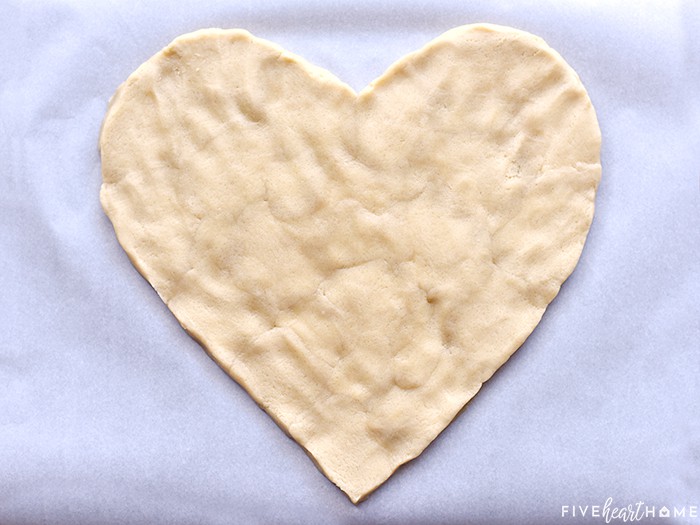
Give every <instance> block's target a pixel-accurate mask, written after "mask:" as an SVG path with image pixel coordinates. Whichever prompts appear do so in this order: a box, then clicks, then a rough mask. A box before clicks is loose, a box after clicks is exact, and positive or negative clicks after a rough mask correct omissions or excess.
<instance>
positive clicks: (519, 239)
mask: <svg viewBox="0 0 700 525" xmlns="http://www.w3.org/2000/svg"><path fill="white" fill-rule="evenodd" d="M100 151H101V156H102V174H103V185H102V189H101V194H100V197H101V201H102V205H103V207H104V210H105V212H106V213H107V215H108V216H109V218H110V219H111V221H112V223H113V225H114V229H115V231H116V234H117V237H118V239H119V242H120V243H121V245H122V246H123V247H124V250H126V253H127V254H128V255H129V257H130V259H131V261H132V262H133V264H134V266H136V268H137V269H138V270H139V272H141V274H142V275H143V276H144V277H145V278H146V279H147V280H148V281H149V282H150V283H151V284H152V285H153V287H154V288H155V290H156V291H157V292H158V294H159V295H160V297H161V298H162V299H163V301H165V303H166V304H167V305H168V307H169V308H170V310H172V312H173V313H174V314H175V316H176V317H177V319H178V320H179V322H180V323H181V324H182V326H183V327H184V328H185V330H186V331H187V332H188V333H189V334H190V335H191V336H192V337H194V338H195V339H196V340H197V341H199V342H200V343H201V345H202V346H203V347H204V348H205V349H206V351H207V352H208V353H209V354H210V355H211V357H212V358H213V359H214V360H215V361H216V362H217V363H218V364H219V365H220V366H221V367H222V368H223V369H224V370H225V371H226V372H227V373H228V374H230V376H231V377H232V378H234V379H235V380H236V381H237V382H238V383H240V384H241V385H242V386H243V387H244V388H245V389H246V390H247V391H248V392H249V393H250V395H251V396H252V397H253V398H254V399H255V401H257V402H258V403H259V404H260V406H261V407H263V408H264V409H265V410H266V411H267V413H268V414H270V416H272V417H273V418H274V420H275V421H276V422H277V423H278V424H279V426H280V427H282V428H283V429H284V430H285V431H286V432H288V433H289V435H291V436H292V437H293V438H294V439H295V440H296V441H297V442H298V443H299V444H300V445H301V446H303V447H304V448H305V449H306V451H307V452H308V453H309V455H310V456H311V457H312V458H313V460H314V461H315V463H316V464H317V466H318V467H319V468H320V469H321V471H323V473H324V474H325V475H326V476H327V477H328V478H330V479H331V480H332V481H333V482H334V483H336V484H337V485H338V486H339V487H340V488H341V489H342V490H343V491H345V492H346V493H347V495H348V496H349V497H350V499H351V500H352V501H353V502H358V501H360V500H361V499H363V498H364V497H366V496H367V495H368V494H369V493H370V492H372V491H373V490H374V489H375V488H377V487H378V486H379V485H380V484H381V483H383V482H384V481H385V480H386V479H387V478H388V477H389V476H390V475H391V474H392V473H393V472H394V471H395V470H396V468H397V467H398V466H400V465H401V464H403V463H405V462H407V461H409V460H411V459H412V458H415V457H416V456H418V455H419V454H420V453H421V452H422V451H423V449H425V447H426V446H427V445H428V444H429V443H430V442H431V441H432V440H433V439H435V437H436V436H437V435H438V434H439V433H440V432H441V431H442V430H443V429H444V428H445V427H446V426H447V425H448V424H449V423H450V421H451V420H452V419H453V418H454V417H455V415H456V414H457V413H458V412H459V411H460V409H461V408H462V407H464V405H465V404H466V403H467V402H468V401H469V400H470V399H471V398H472V397H473V396H474V395H475V394H476V393H477V392H478V391H479V388H480V387H481V385H482V384H483V383H484V381H486V380H487V379H489V378H490V377H491V375H492V374H493V373H494V372H495V371H496V370H497V369H498V368H499V367H500V366H501V365H502V364H503V363H504V362H505V361H506V360H507V359H508V357H509V356H510V355H511V354H513V352H515V350H517V348H518V347H519V346H520V345H521V344H522V343H523V341H524V340H525V338H527V337H528V335H529V334H530V333H531V332H532V330H533V329H534V328H535V326H536V325H537V323H538V322H539V320H540V318H541V317H542V314H543V312H544V310H545V308H546V307H547V305H548V304H549V303H550V301H552V299H553V298H554V297H555V295H556V294H557V292H558V291H559V287H560V286H561V284H562V282H563V281H564V280H565V279H566V278H567V277H568V276H569V274H570V273H571V272H572V270H573V268H574V266H575V265H576V262H577V261H578V258H579V256H580V254H581V250H582V248H583V244H584V241H585V239H586V235H587V233H588V229H589V226H590V224H591V220H592V217H593V208H594V198H595V193H596V188H597V185H598V181H599V178H600V163H599V162H600V158H599V151H600V131H599V128H598V123H597V121H596V116H595V112H594V110H593V107H592V106H591V102H590V100H589V98H588V96H587V94H586V91H585V89H584V87H583V86H582V84H581V81H580V80H579V78H578V76H577V75H576V73H575V72H574V71H573V70H572V69H571V68H570V67H569V66H568V65H567V64H566V63H565V62H564V60H563V59H562V58H561V57H560V56H559V55H558V54H557V53H556V52H555V51H553V50H552V49H551V48H550V47H548V46H547V44H546V43H545V42H544V41H543V40H542V39H540V38H538V37H535V36H533V35H531V34H528V33H525V32H522V31H518V30H515V29H511V28H506V27H500V26H493V25H483V24H480V25H470V26H463V27H459V28H456V29H454V30H451V31H449V32H447V33H445V34H443V35H442V36H440V37H438V38H437V39H435V40H433V41H432V42H430V43H429V44H427V45H426V46H425V47H424V48H422V49H421V50H419V51H417V52H415V53H412V54H409V55H407V56H406V57H404V58H402V59H401V60H399V61H398V62H396V63H395V64H394V65H392V66H391V67H390V68H389V69H388V70H387V71H386V73H384V74H383V75H382V76H381V77H380V78H378V79H377V80H375V81H374V82H372V83H371V84H370V85H369V86H367V87H366V88H365V89H363V90H362V91H361V92H360V93H356V92H354V91H353V90H352V89H351V88H350V87H348V86H347V85H345V84H343V83H342V82H341V81H340V80H338V79H337V78H336V77H334V76H333V75H331V74H330V73H328V72H327V71H325V70H323V69H320V68H318V67H315V66H313V65H311V64H309V63H308V62H306V61H305V60H303V59H302V58H299V57H297V56H295V55H293V54H291V53H289V52H287V51H284V50H283V49H281V48H280V47H278V46H276V45H274V44H272V43H270V42H267V41H265V40H261V39H259V38H255V37H253V36H252V35H250V34H249V33H247V32H245V31H242V30H220V29H208V30H202V31H197V32H194V33H190V34H187V35H184V36H181V37H179V38H177V39H176V40H175V41H174V42H172V43H171V44H170V45H169V46H167V47H166V48H165V49H163V50H162V51H160V52H159V53H157V54H156V55H155V56H153V57H152V58H150V59H149V60H148V61H147V62H145V63H144V64H143V65H141V66H140V67H139V68H138V69H137V70H136V71H135V72H134V73H133V74H132V75H131V76H130V77H129V78H128V80H127V81H126V82H125V83H124V84H123V85H122V86H121V87H120V88H119V89H118V91H117V93H116V94H115V96H114V97H113V99H112V101H111V104H110V106H109V110H108V112H107V115H106V118H105V121H104V124H103V129H102V132H101V137H100Z"/></svg>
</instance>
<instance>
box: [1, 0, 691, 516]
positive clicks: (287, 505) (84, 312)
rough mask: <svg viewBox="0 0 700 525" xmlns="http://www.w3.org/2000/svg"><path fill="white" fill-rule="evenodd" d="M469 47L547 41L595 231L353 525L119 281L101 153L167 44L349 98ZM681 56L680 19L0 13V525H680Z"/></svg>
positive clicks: (296, 450) (638, 10)
mask: <svg viewBox="0 0 700 525" xmlns="http://www.w3.org/2000/svg"><path fill="white" fill-rule="evenodd" d="M473 22H492V23H498V24H506V25H512V26H514V27H518V28H520V29H524V30H527V31H530V32H533V33H535V34H538V35H539V36H542V37H543V38H544V39H545V40H547V42H548V43H549V44H550V45H552V46H553V47H554V48H555V49H557V50H558V51H559V52H560V53H561V54H562V55H563V56H564V58H565V59H566V60H567V61H568V62H569V63H570V64H571V65H572V66H573V67H574V68H575V69H576V71H577V72H578V73H579V75H580V76H581V78H582V80H583V82H584V84H585V86H586V87H587V89H588V91H589V94H590V96H591V99H592V100H593V103H594V105H595V107H596V110H597V112H598V117H599V120H600V124H601V128H602V132H603V179H602V183H601V186H600V191H599V195H598V200H597V210H596V217H595V220H594V224H593V228H592V230H591V233H590V237H589V240H588V243H587V244H586V247H585V250H584V252H583V256H582V258H581V262H580V264H579V266H578V268H577V269H576V271H575V272H574V275H573V276H572V277H571V279H570V280H569V281H568V282H567V283H566V284H565V285H564V287H563V289H562V291H561V293H560V295H559V296H558V297H557V299H556V300H555V301H554V303H553V304H552V305H551V306H550V308H549V309H548V311H547V312H546V314H545V316H544V319H543V320H542V323H541V324H540V326H539V327H538V328H537V329H536V330H535V332H534V333H533V335H532V336H531V337H530V338H529V339H528V341H527V342H526V343H525V345H524V346H523V347H522V348H521V350H520V351H519V352H518V353H517V354H516V355H515V356H514V357H513V358H512V359H511V360H510V361H509V362H508V363H507V364H506V365H505V366H504V367H503V369H502V370H501V371H499V372H498V373H497V374H496V376H495V377H494V378H493V379H491V380H490V381H489V382H488V383H487V384H486V385H485V386H484V388H483V389H482V391H481V393H480V394H479V395H478V396H477V397H476V399H475V400H474V401H473V402H472V403H471V404H470V406H469V407H468V408H467V409H466V410H465V411H464V412H463V413H462V414H461V415H460V416H459V417H458V418H457V419H456V420H455V421H454V422H453V423H452V425H451V426H450V427H449V428H448V429H447V430H446V431H445V432H444V433H443V434H442V435H441V436H440V437H439V438H438V439H437V440H436V441H435V442H434V443H433V444H432V445H431V446H430V447H429V448H428V449H427V450H426V451H425V452H424V453H423V454H422V455H421V456H420V457H419V458H418V459H417V460H415V461H413V462H411V463H410V464H408V465H407V466H406V467H404V468H402V469H400V471H399V472H397V473H396V474H395V475H394V476H393V477H392V478H391V479H390V480H389V481H388V482H387V483H386V484H385V485H384V486H383V487H382V488H380V489H379V490H378V491H377V492H376V493H375V494H373V495H372V496H371V497H370V498H369V500H368V501H366V502H365V503H362V504H361V505H359V506H357V507H356V506H353V505H352V504H351V503H350V502H349V500H348V499H347V498H346V497H345V496H344V495H343V494H342V493H341V492H340V491H339V490H338V489H337V488H336V487H335V486H334V485H333V484H332V483H330V482H329V481H327V480H326V478H325V477H324V476H323V475H322V474H321V473H320V472H319V471H318V470H317V469H316V467H315V466H314V465H313V463H312V462H311V461H310V460H309V459H308V458H307V456H306V455H305V454H304V452H303V451H302V449H301V448H300V447H299V446H297V445H296V444H295V443H294V442H293V441H292V440H290V439H289V438H287V437H286V436H285V434H284V433H283V432H282V431H281V430H280V429H279V428H277V426H276V425H275V424H274V423H273V421H272V420H271V419H270V418H269V417H268V416H267V415H266V414H265V413H264V412H263V411H261V410H260V409H259V408H258V407H257V406H256V405H255V403H254V402H253V401H252V400H251V399H250V398H249V397H248V396H247V394H246V393H245V392H244V391H243V390H242V389H241V388H240V387H239V386H238V385H237V384H236V383H235V382H233V381H232V380H231V379H229V378H228V376H226V374H224V372H222V371H221V370H220V369H219V368H218V367H217V366H216V365H215V364H214V362H213V361H211V360H210V359H209V358H208V357H207V356H206V354H205V353H204V352H203V351H202V350H201V349H200V347H199V346H198V345H197V344H196V343H195V342H194V341H193V340H191V339H190V338H189V337H187V335H186V334H185V333H184V331H183V330H182V329H181V328H180V327H179V325H178V323H177V321H176V320H175V318H174V317H173V316H172V315H171V314H170V313H169V311H168V310H167V308H166V307H165V305H164V304H163V303H162V302H161V301H160V299H159V298H158V296H157V294H156V293H155V292H154V291H153V290H152V289H151V287H150V286H149V285H148V283H147V282H145V281H144V280H143V279H142V278H141V277H140V276H139V274H138V273H137V272H136V270H135V269H134V268H133V267H132V266H131V264H130V263H129V261H128V259H127V257H126V255H125V253H124V252H123V251H122V249H121V247H120V246H119V244H118V243H117V240H116V238H115V235H114V232H113V230H112V227H111V224H110V223H109V221H108V219H107V218H106V216H105V215H104V214H103V212H102V210H101V208H100V205H99V200H98V193H99V187H100V183H101V175H100V163H99V155H98V151H97V138H98V132H99V128H100V124H101V121H102V118H103V116H104V112H105V110H106V104H107V100H108V99H109V97H110V96H111V95H112V93H113V92H114V90H115V89H116V87H117V86H118V85H119V84H120V83H121V82H122V81H123V80H125V79H126V77H127V76H128V75H129V74H130V73H131V72H132V71H133V70H134V69H135V68H136V67H137V66H138V65H140V64H141V63H142V62H143V61H145V60H146V59H148V58H149V57H150V56H151V55H152V54H154V53H155V52H157V51H158V50H159V49H160V48H162V47H163V46H165V45H166V44H168V43H169V42H170V41H171V40H172V39H173V38H174V37H176V36H177V35H179V34H182V33H185V32H189V31H193V30H196V29H200V28H205V27H225V28H231V27H242V28H245V29H248V30H249V31H251V32H252V33H253V34H255V35H256V36H260V37H263V38H267V39H270V40H273V41H275V42H277V43H279V44H280V45H282V46H284V47H286V48H287V49H289V50H290V51H292V52H295V53H297V54H300V55H302V56H304V57H306V58H307V59H309V60H310V61H311V62H313V63H315V64H317V65H320V66H322V67H325V68H327V69H329V70H330V71H332V72H333V73H334V74H336V75H337V76H338V77H340V78H341V79H342V80H344V81H346V82H347V83H349V84H350V85H351V86H353V87H354V88H356V89H360V88H362V87H363V86H364V85H366V84H367V83H368V82H370V81H371V80H372V79H373V78H375V77H376V76H378V75H379V74H380V73H381V72H382V71H383V70H384V69H385V68H386V67H387V66H388V65H389V64H391V63H392V62H393V61H395V60H396V59H398V58H399V57H401V56H402V55H403V54H405V53H407V52H410V51H413V50H415V49H418V48H419V47H421V46H422V45H423V44H424V43H426V42H427V41H428V40H430V39H432V38H434V37H436V36H437V35H439V34H440V33H442V32H443V31H445V30H447V29H450V28H452V27H454V26H458V25H462V24H467V23H473ZM699 34H700V3H698V2H694V1H687V2H677V1H674V0H668V1H664V2H656V3H644V2H631V1H629V2H615V3H613V2H610V3H608V2H587V1H583V0H582V1H581V2H573V1H569V2H552V3H544V2H534V1H533V2H528V1H515V0H514V1H509V2H499V3H494V2H490V1H485V0H484V1H474V2H463V1H460V2H447V1H444V0H434V1H424V2H418V1H415V2H389V1H379V2H375V1H371V0H343V1H332V2H324V1H301V0H297V1H294V0H284V1H282V0H278V1H276V2H274V3H267V2H263V3H259V2H253V1H239V2H231V1H224V0H209V1H207V2H194V1H191V0H169V1H168V2H164V1H153V2H109V1H97V2H87V1H84V2H83V1H79V0H72V1H71V0H63V1H58V0H54V1H24V2H23V1H19V0H2V2H0V261H1V264H2V266H1V268H0V523H2V524H8V525H9V524H19V523H73V524H83V523H84V524H102V523H134V524H136V523H149V524H160V523H163V524H165V523H176V524H177V523H213V524H216V523H396V524H406V523H433V522H440V523H558V522H562V523H572V524H573V523H585V522H589V521H591V522H597V523H603V522H604V519H603V518H602V517H593V518H592V517H591V516H590V512H591V511H590V510H589V514H587V516H586V517H585V518H584V517H580V515H578V514H577V515H575V516H574V515H572V507H575V506H586V505H589V506H592V505H600V506H601V508H602V506H603V505H604V504H605V501H606V500H607V499H608V498H613V500H612V506H619V507H622V506H627V505H629V504H634V505H636V504H637V502H644V504H645V505H648V506H650V507H651V506H656V509H657V510H656V512H657V513H658V512H659V510H660V508H661V506H667V507H670V508H671V510H672V511H673V509H674V507H678V508H679V509H680V508H681V507H685V509H686V516H685V517H675V518H674V517H671V518H668V519H666V520H664V519H662V518H659V517H658V514H657V515H656V516H655V517H652V516H650V515H648V516H646V517H645V519H646V521H647V522H649V523H652V522H658V521H661V522H663V523H667V522H673V523H677V522H687V523H697V524H699V525H700V518H694V517H692V516H691V515H690V514H691V512H692V506H696V512H698V513H700V511H698V510H697V506H698V505H700V346H699V338H700V324H699V323H700V306H699V300H698V297H699V296H700V271H699V264H698V245H699V244H700V238H699V237H700V235H699V231H700V198H699V196H700V188H699V183H698V177H699V175H700V44H699V42H700V38H699V37H698V36H697V35H699ZM563 506H568V510H565V509H563V508H562V507H563ZM564 510H565V512H564ZM563 512H564V513H565V516H564V517H562V513H563Z"/></svg>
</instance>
